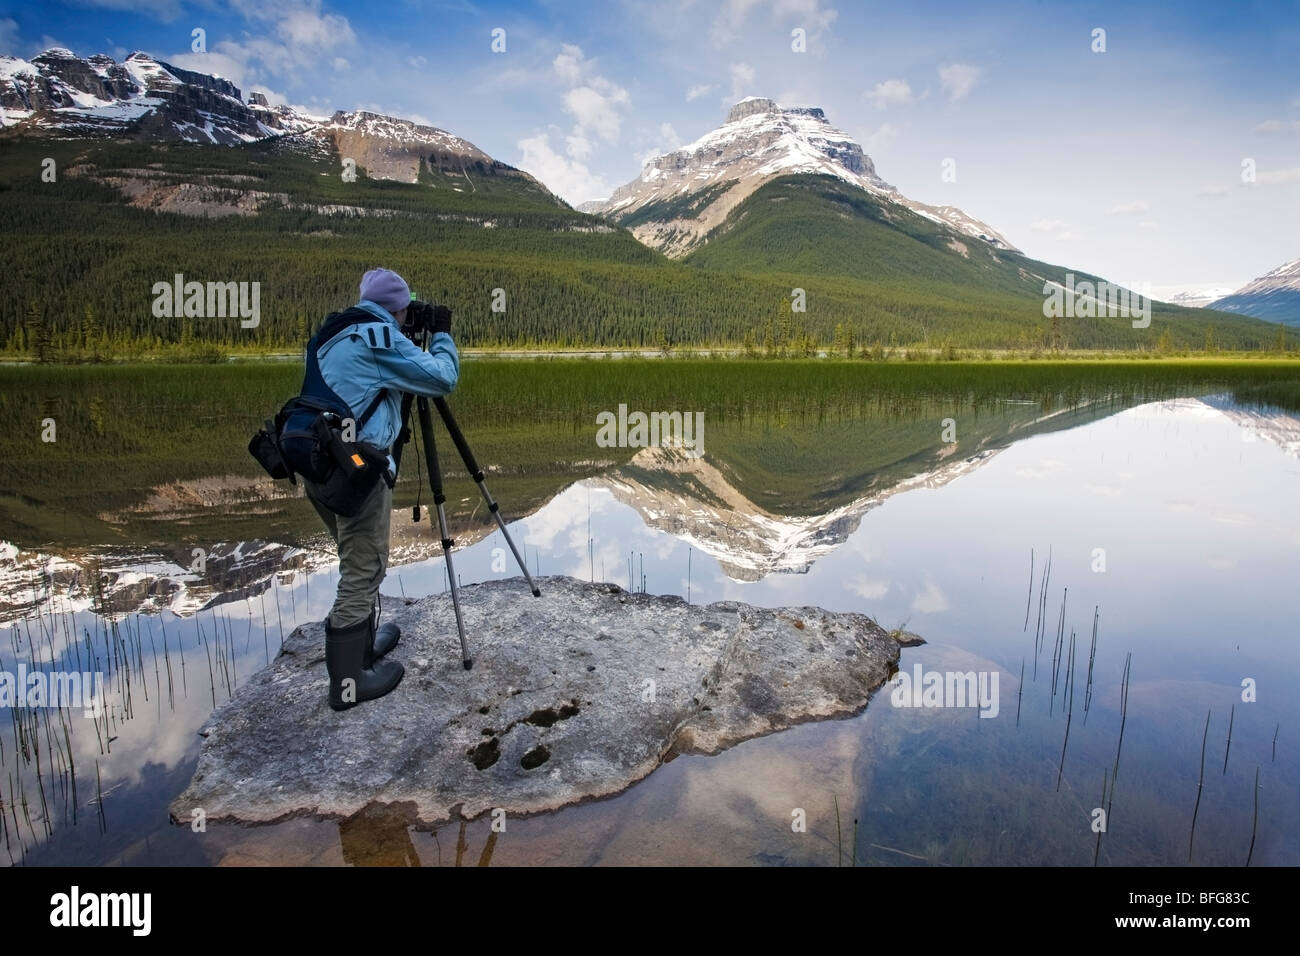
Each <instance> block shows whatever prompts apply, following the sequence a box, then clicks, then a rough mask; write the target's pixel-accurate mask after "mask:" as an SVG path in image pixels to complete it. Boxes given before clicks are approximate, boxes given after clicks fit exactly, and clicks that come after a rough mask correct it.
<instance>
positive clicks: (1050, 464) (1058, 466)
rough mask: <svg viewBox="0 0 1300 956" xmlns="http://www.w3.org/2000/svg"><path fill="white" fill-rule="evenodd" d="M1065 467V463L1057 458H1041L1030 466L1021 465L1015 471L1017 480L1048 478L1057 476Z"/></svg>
mask: <svg viewBox="0 0 1300 956" xmlns="http://www.w3.org/2000/svg"><path fill="white" fill-rule="evenodd" d="M1064 467H1065V463H1064V462H1062V461H1061V460H1060V459H1057V458H1041V459H1039V460H1038V461H1036V462H1034V463H1033V464H1032V465H1021V466H1020V467H1019V468H1017V469H1016V477H1017V478H1027V479H1031V480H1033V479H1037V478H1050V477H1052V475H1055V474H1057V473H1058V472H1060V471H1061V470H1062V469H1063V468H1064Z"/></svg>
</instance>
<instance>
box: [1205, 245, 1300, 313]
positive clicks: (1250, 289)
mask: <svg viewBox="0 0 1300 956" xmlns="http://www.w3.org/2000/svg"><path fill="white" fill-rule="evenodd" d="M1210 308H1212V309H1219V310H1220V311H1223V312H1236V313H1238V314H1240V315H1250V316H1254V317H1255V318H1257V319H1265V320H1267V321H1269V322H1280V323H1281V324H1283V325H1290V326H1295V327H1298V328H1300V259H1294V260H1292V261H1291V262H1288V263H1286V264H1285V265H1280V266H1278V267H1277V268H1276V269H1274V270H1273V271H1272V272H1266V273H1265V274H1264V275H1262V276H1260V277H1259V278H1258V279H1255V280H1253V281H1251V282H1248V283H1246V284H1245V285H1244V286H1242V287H1241V288H1240V289H1238V290H1237V291H1236V292H1233V293H1231V294H1230V295H1225V296H1223V297H1222V298H1219V299H1215V300H1214V301H1213V302H1212V303H1210Z"/></svg>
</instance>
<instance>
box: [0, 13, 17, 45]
mask: <svg viewBox="0 0 1300 956" xmlns="http://www.w3.org/2000/svg"><path fill="white" fill-rule="evenodd" d="M17 49H18V21H17V20H13V19H10V18H9V17H5V18H4V19H3V20H0V50H4V51H5V52H6V53H8V52H9V51H11V50H17Z"/></svg>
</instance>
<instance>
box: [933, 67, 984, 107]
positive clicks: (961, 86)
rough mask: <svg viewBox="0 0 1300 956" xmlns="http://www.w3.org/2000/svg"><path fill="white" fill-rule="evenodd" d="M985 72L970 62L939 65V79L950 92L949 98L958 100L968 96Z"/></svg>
mask: <svg viewBox="0 0 1300 956" xmlns="http://www.w3.org/2000/svg"><path fill="white" fill-rule="evenodd" d="M983 72H984V71H983V70H982V69H980V67H978V66H971V65H970V64H968V63H950V64H949V65H947V66H941V67H939V79H940V80H941V81H942V83H943V88H944V89H945V90H947V92H948V99H950V100H953V101H956V100H961V99H965V98H966V96H967V94H969V93H970V91H971V90H973V89H974V88H975V84H976V83H977V82H979V78H980V74H981V73H983Z"/></svg>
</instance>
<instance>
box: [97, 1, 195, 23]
mask: <svg viewBox="0 0 1300 956" xmlns="http://www.w3.org/2000/svg"><path fill="white" fill-rule="evenodd" d="M78 6H84V7H98V8H99V9H101V10H118V11H121V12H123V13H127V12H130V13H142V14H147V15H150V16H154V17H156V18H157V19H159V20H162V21H163V22H164V23H170V22H171V21H172V20H175V19H176V18H177V17H179V16H180V15H181V5H180V0H80V3H79V4H78Z"/></svg>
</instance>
